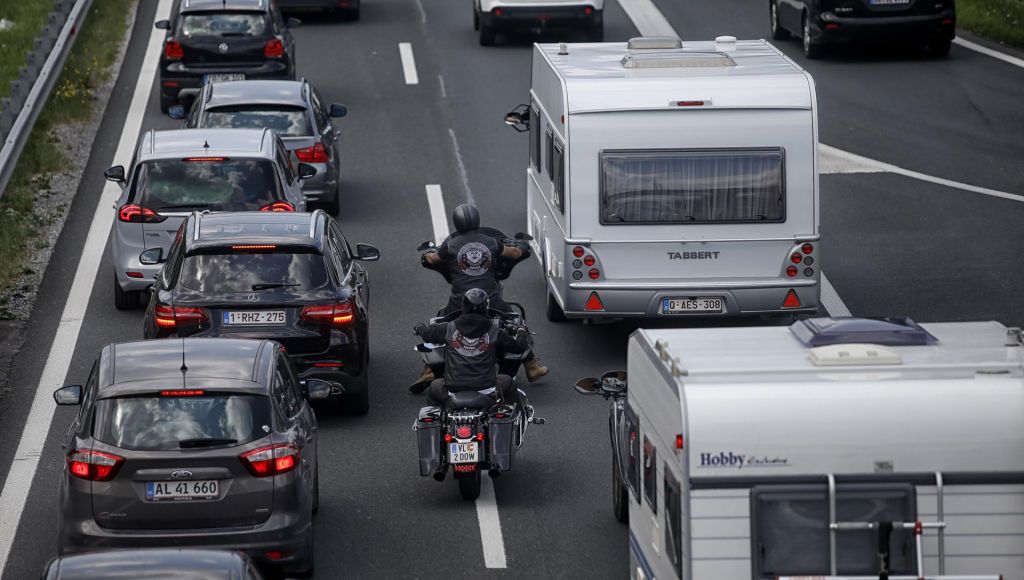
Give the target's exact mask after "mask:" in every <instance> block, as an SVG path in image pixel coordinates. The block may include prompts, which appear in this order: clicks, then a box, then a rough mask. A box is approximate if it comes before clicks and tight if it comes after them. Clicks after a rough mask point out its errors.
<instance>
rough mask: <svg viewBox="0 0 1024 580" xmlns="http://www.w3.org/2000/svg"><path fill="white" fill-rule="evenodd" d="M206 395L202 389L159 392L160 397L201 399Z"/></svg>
mask: <svg viewBox="0 0 1024 580" xmlns="http://www.w3.org/2000/svg"><path fill="white" fill-rule="evenodd" d="M205 394H206V391H204V390H202V389H175V390H168V391H160V396H161V397H201V396H203V395H205Z"/></svg>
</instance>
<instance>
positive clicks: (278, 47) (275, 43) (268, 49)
mask: <svg viewBox="0 0 1024 580" xmlns="http://www.w3.org/2000/svg"><path fill="white" fill-rule="evenodd" d="M263 56H265V57H267V58H281V57H282V56H284V43H283V42H281V39H280V38H271V39H270V40H268V41H267V44H266V45H265V46H264V47H263Z"/></svg>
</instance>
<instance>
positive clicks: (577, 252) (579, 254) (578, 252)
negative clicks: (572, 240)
mask: <svg viewBox="0 0 1024 580" xmlns="http://www.w3.org/2000/svg"><path fill="white" fill-rule="evenodd" d="M584 253H585V252H584V250H583V246H576V247H575V248H573V249H572V255H573V256H576V257H577V258H582V257H583V254H584Z"/></svg>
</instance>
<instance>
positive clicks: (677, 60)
mask: <svg viewBox="0 0 1024 580" xmlns="http://www.w3.org/2000/svg"><path fill="white" fill-rule="evenodd" d="M713 66H736V63H735V62H734V61H733V60H732V59H731V58H729V57H728V56H727V55H725V54H723V53H721V52H714V51H696V50H694V51H684V50H671V51H670V50H665V51H651V52H639V53H634V52H631V53H629V54H627V55H626V56H624V57H622V67H623V68H684V67H685V68H688V67H713Z"/></svg>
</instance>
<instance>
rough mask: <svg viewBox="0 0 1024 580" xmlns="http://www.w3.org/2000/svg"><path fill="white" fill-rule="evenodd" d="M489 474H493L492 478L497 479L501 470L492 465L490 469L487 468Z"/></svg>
mask: <svg viewBox="0 0 1024 580" xmlns="http://www.w3.org/2000/svg"><path fill="white" fill-rule="evenodd" d="M487 475H489V476H491V479H495V478H497V477H498V476H499V475H501V472H500V471H498V469H497V468H494V467H492V468H490V469H488V470H487Z"/></svg>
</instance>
